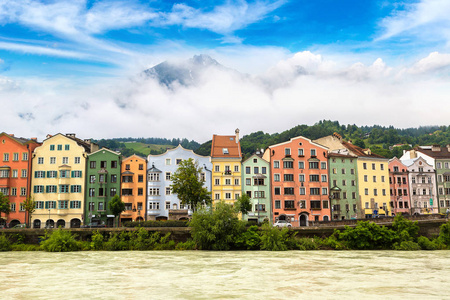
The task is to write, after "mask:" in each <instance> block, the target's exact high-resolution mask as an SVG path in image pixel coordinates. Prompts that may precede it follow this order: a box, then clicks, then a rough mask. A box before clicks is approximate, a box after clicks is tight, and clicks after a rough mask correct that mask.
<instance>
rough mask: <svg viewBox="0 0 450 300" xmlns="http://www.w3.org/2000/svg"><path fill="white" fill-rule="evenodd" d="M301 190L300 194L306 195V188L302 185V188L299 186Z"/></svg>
mask: <svg viewBox="0 0 450 300" xmlns="http://www.w3.org/2000/svg"><path fill="white" fill-rule="evenodd" d="M299 191H300V195H306V188H304V187H301V188H299Z"/></svg>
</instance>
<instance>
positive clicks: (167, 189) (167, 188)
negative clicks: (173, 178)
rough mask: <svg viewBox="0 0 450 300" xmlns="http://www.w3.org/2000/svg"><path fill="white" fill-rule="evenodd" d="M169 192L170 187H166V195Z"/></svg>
mask: <svg viewBox="0 0 450 300" xmlns="http://www.w3.org/2000/svg"><path fill="white" fill-rule="evenodd" d="M170 194H171V189H170V187H166V195H170Z"/></svg>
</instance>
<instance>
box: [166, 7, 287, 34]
mask: <svg viewBox="0 0 450 300" xmlns="http://www.w3.org/2000/svg"><path fill="white" fill-rule="evenodd" d="M285 2H286V1H284V0H279V1H274V2H269V1H256V2H254V3H247V2H246V1H243V0H240V1H237V3H235V2H233V1H231V2H227V3H225V4H224V5H219V6H216V7H214V9H213V10H212V11H208V12H205V11H202V10H200V9H195V8H193V7H190V6H188V5H186V4H175V5H174V6H173V8H172V11H171V12H169V13H162V14H161V16H162V17H163V20H161V22H162V24H167V25H182V26H184V27H188V28H200V29H207V30H210V31H212V32H216V33H219V34H223V35H226V36H228V35H229V34H230V33H232V32H234V31H236V30H239V29H242V28H244V27H246V26H248V25H249V24H252V23H255V22H257V21H260V20H262V19H264V18H265V17H266V16H267V15H268V14H269V13H270V12H272V11H274V10H275V9H277V8H278V7H280V6H281V5H283V4H284V3H285Z"/></svg>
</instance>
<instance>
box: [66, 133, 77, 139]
mask: <svg viewBox="0 0 450 300" xmlns="http://www.w3.org/2000/svg"><path fill="white" fill-rule="evenodd" d="M66 136H67V137H71V138H74V137H75V133H67V134H66Z"/></svg>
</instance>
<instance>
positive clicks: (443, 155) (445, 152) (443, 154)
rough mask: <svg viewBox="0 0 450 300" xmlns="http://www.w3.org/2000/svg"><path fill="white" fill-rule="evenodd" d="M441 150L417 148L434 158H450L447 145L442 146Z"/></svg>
mask: <svg viewBox="0 0 450 300" xmlns="http://www.w3.org/2000/svg"><path fill="white" fill-rule="evenodd" d="M440 148H441V151H433V150H431V149H422V148H420V147H418V148H416V151H419V152H422V153H423V154H426V155H428V156H430V157H432V158H450V152H449V149H448V148H447V147H440Z"/></svg>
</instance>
